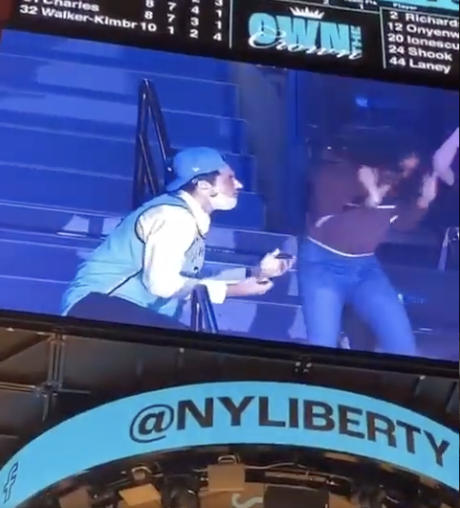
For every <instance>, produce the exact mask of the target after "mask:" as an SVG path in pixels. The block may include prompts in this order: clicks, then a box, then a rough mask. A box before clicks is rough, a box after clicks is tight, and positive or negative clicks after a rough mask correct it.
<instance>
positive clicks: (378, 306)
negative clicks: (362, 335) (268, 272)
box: [298, 240, 417, 356]
mask: <svg viewBox="0 0 460 508" xmlns="http://www.w3.org/2000/svg"><path fill="white" fill-rule="evenodd" d="M298 272H299V275H298V278H299V292H300V296H301V298H302V310H303V315H304V319H305V326H306V332H307V340H308V343H309V344H311V345H314V346H323V347H330V348H336V347H337V345H338V340H339V336H340V333H341V329H342V312H343V309H344V306H345V304H350V305H351V306H352V307H353V308H354V310H355V312H356V313H357V314H358V315H359V317H360V318H361V319H362V320H363V321H365V322H366V323H367V324H368V325H369V326H370V328H371V329H372V331H373V332H374V334H375V335H376V337H377V340H378V349H379V350H380V351H381V352H384V353H393V354H400V355H409V356H416V354H417V351H416V349H417V348H416V342H415V337H414V334H413V332H412V327H411V323H410V321H409V318H408V316H407V313H406V310H405V308H404V306H403V304H402V303H401V301H400V299H399V296H398V293H397V292H396V290H395V289H394V287H393V286H392V284H391V282H390V281H389V279H388V277H387V276H386V275H385V273H384V271H383V269H382V267H381V266H380V263H379V262H378V260H377V258H376V257H375V256H365V257H346V256H343V255H340V254H336V253H334V252H331V251H330V250H328V249H325V248H324V247H322V246H320V245H318V244H316V243H314V242H312V241H311V240H305V241H303V243H302V244H301V245H300V248H299V260H298Z"/></svg>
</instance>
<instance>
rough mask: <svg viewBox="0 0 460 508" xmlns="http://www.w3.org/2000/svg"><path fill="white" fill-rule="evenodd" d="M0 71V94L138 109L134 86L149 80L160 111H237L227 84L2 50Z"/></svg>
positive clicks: (232, 114)
mask: <svg viewBox="0 0 460 508" xmlns="http://www.w3.org/2000/svg"><path fill="white" fill-rule="evenodd" d="M2 49H3V48H2ZM0 69H2V74H1V88H0V93H5V92H6V91H7V90H8V89H9V90H10V91H15V90H16V91H17V90H24V91H30V92H40V93H46V94H71V95H72V96H77V97H78V96H79V97H84V98H92V99H96V100H98V99H99V100H104V101H107V100H108V101H120V102H123V103H126V104H130V105H135V106H137V103H138V95H139V84H140V82H141V80H142V79H148V80H150V81H151V82H152V83H153V84H154V85H155V88H156V90H157V92H158V96H159V99H160V104H161V107H162V108H163V109H167V110H171V111H185V112H188V113H201V114H206V115H216V116H223V117H230V118H232V117H235V116H237V111H238V109H237V104H238V97H237V96H238V93H237V88H236V87H235V86H234V85H231V84H228V83H219V82H216V81H206V80H203V79H193V78H184V77H179V76H169V75H159V74H154V73H153V72H150V73H140V72H134V71H129V70H125V69H122V68H110V67H100V66H97V65H89V64H83V63H76V62H61V61H57V60H47V59H44V58H38V57H27V56H23V55H20V56H18V55H9V54H6V53H5V52H4V51H2V53H1V54H0ZM197 78H200V76H199V75H197Z"/></svg>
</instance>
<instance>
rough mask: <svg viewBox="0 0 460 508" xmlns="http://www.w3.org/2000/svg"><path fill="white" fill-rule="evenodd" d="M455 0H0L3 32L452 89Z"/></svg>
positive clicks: (455, 49)
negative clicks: (74, 38)
mask: <svg viewBox="0 0 460 508" xmlns="http://www.w3.org/2000/svg"><path fill="white" fill-rule="evenodd" d="M458 1H459V0H402V1H400V2H396V1H393V0H392V1H390V0H309V1H308V2H305V1H302V0H296V1H291V0H1V2H2V3H3V2H6V3H8V2H10V9H9V21H8V25H7V26H9V27H11V28H17V29H24V30H31V31H40V32H49V33H56V34H59V35H67V34H71V35H75V36H78V37H84V38H88V39H91V38H96V39H99V40H100V39H103V40H106V41H109V42H110V41H113V42H119V43H124V44H132V45H140V46H144V47H150V48H152V49H171V50H173V51H184V52H192V53H193V52H197V53H198V52H199V53H200V54H209V55H212V56H221V57H223V58H225V57H227V58H232V57H233V58H237V57H238V56H241V55H245V56H247V57H249V58H251V57H252V58H254V59H259V60H260V61H261V62H263V63H273V64H275V65H283V66H285V67H289V66H293V67H302V68H305V69H311V70H318V71H321V70H328V69H329V70H331V69H332V70H333V71H337V72H340V73H347V72H350V73H352V74H358V75H361V76H363V77H371V78H377V79H385V78H388V79H401V80H403V81H406V82H414V83H417V84H431V85H437V84H438V85H439V86H444V87H446V86H447V87H451V88H455V89H456V88H457V85H458V77H459V74H458V56H459V55H458V45H459V17H458V13H459V4H458ZM4 10H6V9H5V8H4Z"/></svg>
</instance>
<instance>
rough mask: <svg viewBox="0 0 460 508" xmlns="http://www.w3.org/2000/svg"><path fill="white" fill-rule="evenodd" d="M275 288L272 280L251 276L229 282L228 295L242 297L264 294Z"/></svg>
mask: <svg viewBox="0 0 460 508" xmlns="http://www.w3.org/2000/svg"><path fill="white" fill-rule="evenodd" d="M272 288H273V282H272V281H271V280H261V279H258V278H256V277H249V278H248V279H245V280H243V281H241V282H237V283H235V284H229V285H228V286H227V296H228V297H230V298H232V297H241V296H243V297H244V296H262V295H265V294H266V293H268V292H269V291H270V290H271V289H272Z"/></svg>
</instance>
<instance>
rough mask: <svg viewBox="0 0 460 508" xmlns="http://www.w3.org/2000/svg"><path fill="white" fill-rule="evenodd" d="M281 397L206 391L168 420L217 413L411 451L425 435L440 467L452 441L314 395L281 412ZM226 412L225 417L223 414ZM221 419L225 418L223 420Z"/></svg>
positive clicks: (152, 415)
mask: <svg viewBox="0 0 460 508" xmlns="http://www.w3.org/2000/svg"><path fill="white" fill-rule="evenodd" d="M164 407H169V406H162V405H157V406H152V411H151V412H149V411H148V410H145V411H143V412H142V413H141V414H140V419H139V420H137V421H135V422H134V424H135V425H136V430H137V433H138V434H140V435H143V436H145V437H147V436H148V435H149V434H152V433H154V432H155V431H158V430H159V429H160V428H161V425H160V426H159V427H158V419H159V418H160V419H161V415H159V411H158V410H159V409H160V408H164ZM254 407H256V409H257V420H256V421H255V422H254V420H253V419H249V418H250V416H248V414H247V413H248V410H249V409H250V410H251V413H252V415H253V414H254ZM281 409H282V408H281V407H280V404H279V400H278V399H276V401H275V399H273V400H271V399H270V398H268V397H250V396H248V397H244V398H242V399H240V400H234V399H232V398H230V397H212V398H211V397H209V398H205V399H203V400H202V401H201V402H200V403H197V402H195V401H193V400H182V401H180V402H178V404H177V406H175V408H174V409H173V408H171V425H168V428H170V429H171V428H175V429H176V430H178V431H182V430H186V429H187V427H188V426H189V425H190V424H191V422H192V421H193V422H195V423H196V424H198V426H199V427H201V428H203V429H205V428H212V427H214V425H215V424H216V422H215V421H216V420H217V419H218V422H219V423H218V424H219V425H225V424H228V425H229V426H231V427H242V426H244V425H254V424H255V425H257V426H259V427H274V428H286V429H305V430H312V431H317V432H337V433H339V434H341V435H343V436H348V437H352V438H355V439H363V440H367V441H373V442H377V441H379V442H380V443H382V441H384V442H385V444H386V445H387V446H389V447H391V448H397V449H398V450H401V451H403V450H404V451H406V452H408V453H410V454H416V453H417V449H418V447H419V446H420V444H421V443H420V440H422V439H423V440H426V443H427V444H428V445H429V447H430V449H431V450H432V451H433V458H434V460H435V462H436V463H437V464H438V465H439V466H441V467H444V465H445V463H444V461H445V456H446V452H447V451H448V450H449V449H450V447H451V443H450V442H449V441H446V440H445V439H440V438H439V437H438V436H435V435H434V434H433V433H432V432H430V431H428V430H426V429H422V428H419V427H416V426H415V425H413V424H411V423H409V422H404V421H399V420H393V419H391V418H389V417H388V416H385V415H383V414H378V413H375V412H372V411H364V410H363V409H360V408H358V407H350V406H346V405H342V404H337V405H330V404H327V403H325V402H321V401H315V400H300V399H294V398H292V399H287V400H286V404H285V408H284V409H283V413H284V417H283V418H279V416H277V417H275V416H274V415H275V414H276V415H280V410H281ZM224 418H225V419H226V418H228V420H226V421H225V420H223V419H224ZM224 422H225V423H224Z"/></svg>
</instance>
